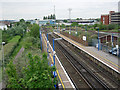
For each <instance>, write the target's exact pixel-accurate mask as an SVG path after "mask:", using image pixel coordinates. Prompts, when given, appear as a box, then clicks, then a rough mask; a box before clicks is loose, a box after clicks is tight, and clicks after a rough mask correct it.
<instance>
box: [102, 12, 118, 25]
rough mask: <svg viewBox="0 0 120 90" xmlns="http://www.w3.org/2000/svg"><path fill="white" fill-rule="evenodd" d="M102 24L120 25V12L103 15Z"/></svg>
mask: <svg viewBox="0 0 120 90" xmlns="http://www.w3.org/2000/svg"><path fill="white" fill-rule="evenodd" d="M101 22H102V23H103V24H104V25H108V24H119V25H120V12H115V11H110V12H109V14H107V15H101Z"/></svg>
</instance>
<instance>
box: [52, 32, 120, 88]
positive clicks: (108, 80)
mask: <svg viewBox="0 0 120 90" xmlns="http://www.w3.org/2000/svg"><path fill="white" fill-rule="evenodd" d="M54 35H55V34H54ZM55 36H56V37H58V36H57V35H55ZM62 42H63V43H64V44H65V46H67V47H68V48H69V50H72V52H74V53H75V56H76V57H78V58H79V60H78V61H79V62H83V63H84V64H86V66H87V67H88V68H89V69H90V70H91V71H92V72H93V73H95V74H96V75H97V76H98V78H100V79H101V80H102V81H103V82H105V84H106V85H107V86H108V87H109V88H111V89H113V88H114V89H115V88H116V89H120V81H119V80H118V79H117V78H115V77H114V76H112V74H111V73H109V72H108V71H106V70H105V69H103V68H102V67H99V66H98V64H96V63H94V62H93V61H91V60H90V59H89V58H88V57H86V56H85V55H84V54H83V53H81V50H80V49H78V48H77V47H74V46H73V45H72V44H69V43H68V42H67V41H65V40H63V41H62ZM80 58H82V59H83V60H81V59H80Z"/></svg>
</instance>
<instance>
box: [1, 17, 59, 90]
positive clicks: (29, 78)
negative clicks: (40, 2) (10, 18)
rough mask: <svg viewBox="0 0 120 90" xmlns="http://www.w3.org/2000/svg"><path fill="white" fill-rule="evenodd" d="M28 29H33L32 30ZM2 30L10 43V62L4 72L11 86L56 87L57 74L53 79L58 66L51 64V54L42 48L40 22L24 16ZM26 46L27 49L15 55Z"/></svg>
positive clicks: (6, 50) (8, 84) (7, 47)
mask: <svg viewBox="0 0 120 90" xmlns="http://www.w3.org/2000/svg"><path fill="white" fill-rule="evenodd" d="M27 29H30V31H29V32H28V33H26V30H27ZM23 30H24V32H23ZM2 33H3V38H4V39H3V41H5V42H6V45H5V46H4V52H5V60H6V61H7V62H6V61H5V64H6V66H5V67H6V70H5V71H6V72H3V73H4V79H5V81H6V85H7V88H49V89H50V88H54V85H55V83H56V84H57V77H56V78H53V74H52V72H53V71H55V67H50V66H49V65H48V60H47V55H46V54H45V53H43V54H42V52H41V50H40V40H39V25H37V24H33V25H31V24H30V23H29V22H25V20H24V19H21V20H20V21H19V22H16V23H14V26H13V24H12V26H11V27H9V28H8V30H4V31H3V32H2ZM22 47H23V48H24V51H23V52H22V54H20V55H19V56H17V58H15V56H16V55H17V53H18V52H19V51H20V49H21V48H22ZM0 69H1V67H0ZM1 74H2V72H0V81H1V76H2V75H1Z"/></svg>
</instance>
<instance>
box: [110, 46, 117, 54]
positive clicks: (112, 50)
mask: <svg viewBox="0 0 120 90" xmlns="http://www.w3.org/2000/svg"><path fill="white" fill-rule="evenodd" d="M114 51H116V52H117V48H116V47H115V48H113V49H111V50H109V53H110V54H112V52H114Z"/></svg>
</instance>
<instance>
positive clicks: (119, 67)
mask: <svg viewBox="0 0 120 90" xmlns="http://www.w3.org/2000/svg"><path fill="white" fill-rule="evenodd" d="M54 33H55V34H57V35H58V36H60V37H61V38H63V39H64V40H66V41H68V42H69V43H71V44H73V45H74V46H76V47H78V48H80V49H81V50H82V51H84V52H86V53H88V54H89V55H91V56H92V57H94V58H96V59H97V60H99V61H100V62H102V63H103V64H105V65H106V66H108V67H110V68H111V69H112V70H114V71H116V72H117V73H119V74H120V61H119V59H118V58H117V57H115V56H113V55H111V54H109V53H106V52H103V51H101V50H99V51H98V49H97V48H95V47H88V46H83V45H81V44H80V43H78V42H76V41H74V40H72V39H70V38H68V37H66V36H64V35H62V34H60V33H57V32H54Z"/></svg>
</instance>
